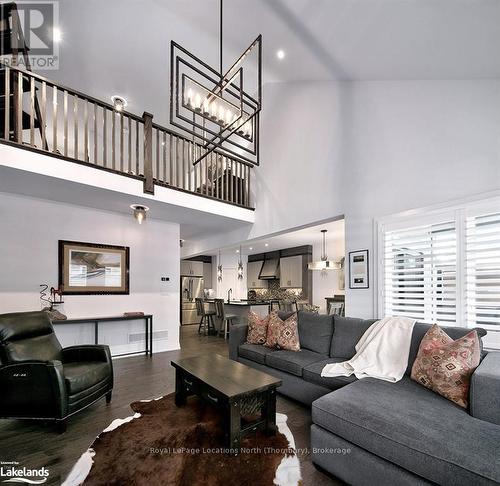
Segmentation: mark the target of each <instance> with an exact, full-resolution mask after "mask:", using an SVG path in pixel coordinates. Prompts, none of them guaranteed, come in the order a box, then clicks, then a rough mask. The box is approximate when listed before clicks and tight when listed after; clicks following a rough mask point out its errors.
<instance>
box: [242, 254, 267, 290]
mask: <svg viewBox="0 0 500 486" xmlns="http://www.w3.org/2000/svg"><path fill="white" fill-rule="evenodd" d="M263 263H264V262H262V261H261V262H248V264H247V287H248V288H249V289H267V281H266V280H259V273H260V269H261V268H262V264H263Z"/></svg>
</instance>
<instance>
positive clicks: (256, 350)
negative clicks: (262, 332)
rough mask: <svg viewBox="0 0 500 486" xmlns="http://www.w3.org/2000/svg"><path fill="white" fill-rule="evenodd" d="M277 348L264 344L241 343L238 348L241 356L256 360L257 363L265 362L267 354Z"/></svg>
mask: <svg viewBox="0 0 500 486" xmlns="http://www.w3.org/2000/svg"><path fill="white" fill-rule="evenodd" d="M274 352H275V350H274V349H271V348H266V347H265V346H263V345H262V344H248V343H245V344H241V345H240V347H239V348H238V354H239V356H243V357H244V358H246V359H249V360H251V361H255V362H256V363H261V364H265V362H266V355H267V354H269V353H274Z"/></svg>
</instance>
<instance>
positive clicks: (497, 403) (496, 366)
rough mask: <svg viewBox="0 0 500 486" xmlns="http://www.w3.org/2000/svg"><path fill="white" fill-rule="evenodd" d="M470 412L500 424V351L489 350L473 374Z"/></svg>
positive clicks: (474, 415)
mask: <svg viewBox="0 0 500 486" xmlns="http://www.w3.org/2000/svg"><path fill="white" fill-rule="evenodd" d="M470 413H471V415H472V416H473V417H476V418H478V419H480V420H486V421H487V422H491V423H493V424H497V425H500V353H497V352H489V353H488V354H487V355H486V356H485V357H484V359H483V361H481V364H480V365H479V366H478V367H477V368H476V370H475V371H474V373H473V374H472V378H471V385H470Z"/></svg>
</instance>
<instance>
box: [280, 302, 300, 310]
mask: <svg viewBox="0 0 500 486" xmlns="http://www.w3.org/2000/svg"><path fill="white" fill-rule="evenodd" d="M279 310H280V311H283V312H299V306H298V304H297V301H296V300H280V301H279Z"/></svg>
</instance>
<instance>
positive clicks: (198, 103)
mask: <svg viewBox="0 0 500 486" xmlns="http://www.w3.org/2000/svg"><path fill="white" fill-rule="evenodd" d="M194 109H195V110H200V109H201V96H200V93H196V94H195V95H194Z"/></svg>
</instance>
